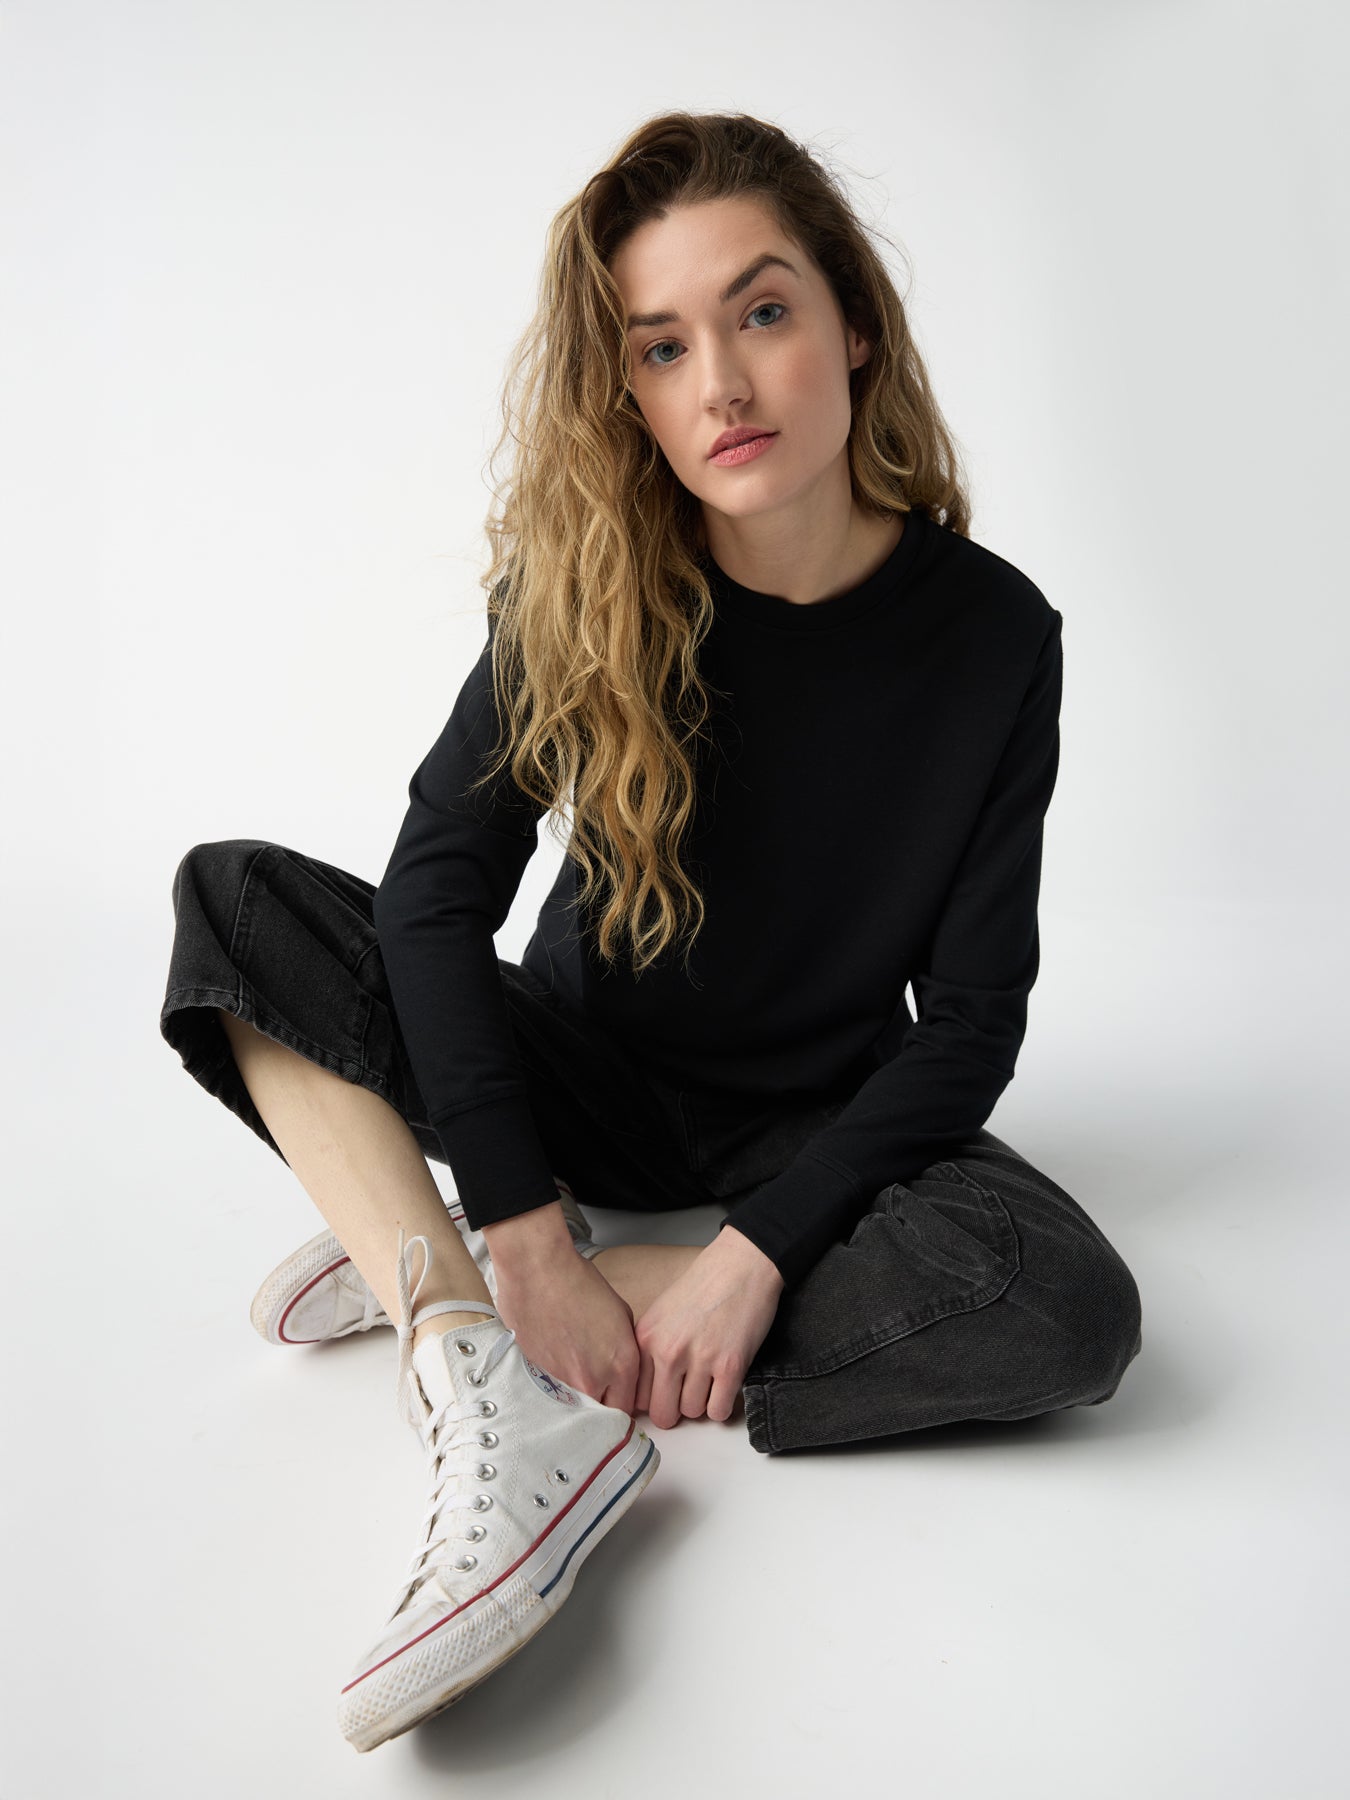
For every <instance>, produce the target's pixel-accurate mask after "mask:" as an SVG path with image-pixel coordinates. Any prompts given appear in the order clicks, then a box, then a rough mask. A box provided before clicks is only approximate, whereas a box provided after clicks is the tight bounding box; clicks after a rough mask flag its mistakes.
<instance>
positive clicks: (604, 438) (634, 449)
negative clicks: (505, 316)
mask: <svg viewBox="0 0 1350 1800" xmlns="http://www.w3.org/2000/svg"><path fill="white" fill-rule="evenodd" d="M742 195H749V196H752V197H754V198H756V199H758V200H759V201H761V202H762V203H763V204H764V205H765V206H766V207H767V208H768V209H769V210H770V212H771V213H772V215H773V216H774V217H775V218H776V220H777V221H778V223H779V225H780V227H781V229H782V231H783V232H784V234H785V235H786V236H787V237H788V238H790V239H791V240H792V241H793V242H794V243H795V244H797V245H798V246H799V247H800V248H802V249H803V250H804V251H805V252H806V253H807V254H808V255H810V256H811V257H813V258H814V259H815V261H816V263H817V265H818V266H819V268H820V269H821V271H822V272H823V273H824V275H825V276H826V278H827V279H828V280H829V281H830V283H831V284H832V286H833V288H834V291H835V293H836V295H837V296H838V298H839V302H840V305H841V308H842V310H843V313H844V317H845V319H846V320H847V322H848V323H849V324H850V325H852V326H853V327H855V328H856V330H858V331H859V332H860V333H861V334H862V336H863V337H864V338H865V339H866V340H867V341H868V343H869V344H870V345H871V346H872V349H871V354H870V355H869V357H868V358H867V360H866V362H864V363H863V364H862V366H861V367H859V368H857V369H855V370H853V371H852V374H851V377H850V380H851V386H852V410H853V423H852V426H851V429H850V433H849V440H848V457H849V469H850V479H851V486H852V491H853V495H854V497H855V500H856V501H857V503H858V504H859V505H860V506H862V507H864V508H866V509H868V510H869V511H872V512H874V513H876V514H878V515H883V516H890V515H894V514H897V513H904V512H908V511H909V510H911V509H912V508H916V507H917V508H919V509H920V510H922V511H924V512H926V513H927V514H928V515H929V517H931V518H933V519H935V520H937V521H938V522H939V523H941V524H944V525H946V526H947V527H948V528H949V529H950V530H952V531H955V532H957V533H959V534H961V535H962V536H968V535H969V505H968V501H967V497H966V492H965V487H964V483H963V479H962V476H961V473H960V467H959V460H960V459H959V456H958V453H957V450H956V448H955V445H954V443H953V440H952V438H951V436H950V434H949V432H948V430H947V427H946V425H945V423H944V421H943V419H942V416H941V414H940V412H939V410H938V407H937V404H936V402H935V400H934V398H933V395H932V391H931V389H930V387H929V383H928V377H927V374H926V372H925V370H924V366H923V362H922V360H921V358H920V356H919V353H918V350H917V349H916V347H915V345H914V343H913V341H912V339H911V337H910V334H909V327H908V322H907V320H906V316H905V309H904V306H903V304H902V302H901V300H900V297H899V295H898V293H897V292H896V289H895V286H894V284H893V283H892V281H891V278H890V276H889V274H888V273H887V270H886V267H885V265H884V263H883V262H882V260H881V257H880V256H879V255H878V253H877V251H876V250H875V249H874V248H873V246H872V243H871V240H870V235H869V228H868V227H867V226H865V225H864V224H863V223H862V221H861V220H860V219H859V218H858V216H857V215H856V213H855V211H854V209H853V207H852V206H851V204H850V203H849V201H848V199H847V198H846V197H845V195H844V193H843V191H842V190H841V188H840V186H839V185H838V184H837V183H836V181H835V180H834V179H833V178H832V177H831V175H829V174H828V173H827V172H826V170H825V169H824V168H823V167H822V166H821V164H820V163H819V162H818V161H817V160H816V158H815V157H814V156H812V155H811V154H810V153H808V151H807V150H806V149H804V148H803V147H802V146H801V145H800V144H798V143H796V142H794V141H793V139H792V138H790V137H789V136H788V135H787V134H786V133H785V132H783V131H782V130H780V129H779V127H778V126H776V125H772V124H766V123H764V122H763V121H761V120H759V119H755V118H751V117H748V116H747V115H745V114H733V115H723V114H717V113H703V114H698V113H687V112H674V113H665V114H662V115H661V116H659V117H657V118H653V119H650V120H648V121H647V122H646V123H645V124H643V125H641V126H639V127H638V128H637V129H636V130H635V131H634V132H632V133H631V134H630V136H629V137H628V138H627V140H626V141H625V142H624V143H622V144H621V145H620V146H619V148H618V150H617V151H616V152H615V153H614V155H613V157H612V158H611V160H610V161H609V162H608V163H607V164H606V165H605V166H604V167H603V168H602V169H600V170H599V171H598V172H597V173H596V174H594V175H593V176H592V177H591V178H590V180H589V181H587V183H586V185H585V186H584V187H583V188H582V190H581V192H580V193H579V194H577V195H576V197H575V198H574V199H572V200H570V201H568V203H567V204H566V205H565V206H564V207H562V208H561V210H560V211H559V212H558V213H557V214H556V215H555V217H554V219H553V221H552V223H551V225H550V227H549V233H548V243H547V250H546V253H545V259H544V267H543V272H542V275H541V280H540V291H539V301H538V307H537V310H536V312H535V316H534V318H533V320H532V321H531V323H530V324H529V326H528V327H527V329H526V331H525V332H524V334H523V335H522V337H521V339H520V340H519V342H518V344H517V345H516V348H515V350H514V351H513V353H512V355H511V358H510V361H509V363H508V366H507V373H506V378H505V382H504V385H503V392H502V413H503V426H502V432H501V435H500V437H499V438H498V440H497V443H496V446H495V448H494V450H493V452H492V455H491V457H490V459H489V469H490V470H491V472H492V475H493V485H494V490H495V494H496V498H495V501H494V506H493V509H492V512H491V513H490V514H489V517H488V520H487V523H486V526H485V530H486V533H487V537H488V542H489V545H490V547H491V552H492V563H491V567H490V568H489V569H488V571H487V573H486V574H485V575H484V576H483V580H482V584H483V586H484V588H486V589H487V590H488V602H487V611H488V626H489V636H490V638H491V639H492V669H493V686H494V692H495V696H496V704H497V708H498V720H499V724H500V727H501V742H500V744H499V746H498V749H497V752H496V754H495V755H494V758H493V761H492V764H491V767H490V768H489V769H488V770H487V772H486V773H485V774H484V775H483V776H482V777H481V778H480V781H478V782H475V783H474V786H475V787H477V786H479V785H482V784H484V783H486V782H488V781H490V780H492V779H494V778H495V777H496V776H497V775H499V774H500V772H501V770H502V769H503V768H504V767H506V766H507V765H509V767H510V775H511V779H512V780H513V781H514V782H515V784H516V785H517V787H519V788H520V790H521V791H522V792H524V793H526V794H529V795H530V796H531V797H532V798H533V799H534V800H535V801H536V802H537V803H538V804H539V805H540V806H542V807H544V808H545V809H546V810H547V812H548V813H549V815H550V818H551V821H557V822H562V821H563V820H564V819H565V817H566V811H567V809H568V808H569V807H570V810H571V832H570V836H569V837H568V839H567V840H566V851H567V855H568V856H569V857H571V859H572V860H573V861H574V862H575V863H576V864H577V866H578V869H579V871H580V879H579V882H578V886H577V902H578V910H581V909H582V908H583V907H584V908H586V909H587V910H588V911H589V912H590V914H591V917H592V919H593V920H594V933H595V944H596V947H597V949H598V951H599V954H600V955H601V956H602V957H603V958H604V959H605V961H607V962H610V963H613V962H614V961H615V960H616V958H617V957H618V955H619V954H620V953H621V952H622V951H624V950H627V951H629V952H630V954H631V963H632V968H633V971H634V974H635V976H637V975H641V973H642V972H643V970H644V969H646V968H648V967H650V966H651V965H652V964H653V963H654V962H655V961H656V960H657V959H658V958H659V957H660V956H661V954H662V953H663V952H664V951H665V950H666V948H667V947H668V946H669V945H670V944H671V943H672V942H678V941H680V940H681V938H682V941H683V944H684V951H685V958H686V969H687V967H688V961H687V959H688V953H689V951H690V949H692V946H693V942H694V939H695V938H696V937H697V935H698V931H699V928H700V926H701V925H702V922H703V917H704V906H703V898H702V895H701V894H700V892H699V890H698V887H697V885H696V884H695V883H694V882H693V881H692V880H691V879H690V878H689V874H688V872H687V871H686V869H685V868H684V867H683V866H682V864H681V861H680V844H681V839H682V838H683V836H684V833H685V830H686V827H687V826H688V825H689V822H690V820H691V817H692V815H693V811H694V805H695V798H696V786H695V756H696V747H697V743H698V741H699V740H700V739H701V738H703V737H705V736H706V735H707V734H706V733H705V731H704V726H705V724H706V721H707V718H708V715H709V712H710V706H709V701H708V694H707V691H706V690H705V688H704V686H703V683H702V682H701V680H700V678H699V672H698V666H697V652H698V647H699V645H700V643H701V642H702V641H703V638H704V637H705V636H706V635H707V632H708V630H709V628H710V626H711V624H712V620H713V602H712V597H711V592H710V589H709V586H708V580H707V576H706V573H705V571H704V569H703V568H702V567H701V566H700V556H701V554H702V553H703V552H704V551H706V548H707V540H706V534H705V532H704V528H703V515H702V509H701V507H700V505H699V503H698V501H697V500H696V498H695V497H694V496H693V495H692V494H691V493H690V492H689V490H688V489H687V488H685V487H684V486H683V485H682V483H680V482H679V481H678V480H677V479H676V477H675V475H674V473H673V471H672V470H671V468H670V465H669V464H668V462H667V461H666V459H665V457H664V456H663V455H662V453H661V451H660V449H659V448H658V446H657V444H656V442H655V440H654V438H653V437H652V435H651V432H650V430H649V429H648V426H647V424H646V421H645V420H644V419H643V417H642V414H641V413H640V412H639V411H638V408H637V406H636V404H635V403H634V401H633V399H632V396H631V394H630V393H629V391H628V390H629V382H630V379H631V367H632V364H631V352H630V349H629V345H628V338H627V332H626V328H625V318H624V310H623V302H622V297H621V295H620V293H619V290H618V288H617V286H616V284H615V282H614V280H613V278H612V276H611V274H610V265H611V262H612V259H613V258H614V256H615V254H616V253H617V251H618V250H619V248H620V246H621V245H622V244H623V243H624V242H625V240H626V239H627V238H628V237H629V236H630V234H631V233H632V232H633V231H635V230H636V229H637V227H638V226H640V225H642V224H644V223H645V222H646V221H647V220H649V219H653V218H661V217H663V216H664V215H665V214H666V212H667V211H668V210H669V209H670V208H672V207H675V206H683V205H694V204H698V203H700V202H704V201H710V200H720V199H725V198H729V197H733V196H742ZM886 241H889V240H886ZM508 441H510V442H513V443H514V445H515V448H516V454H515V457H514V463H513V467H512V469H511V472H510V475H509V478H508V479H507V480H505V481H500V480H499V479H498V478H497V472H496V463H497V459H498V457H499V456H500V455H501V453H502V451H503V448H504V447H505V446H506V445H507V443H508Z"/></svg>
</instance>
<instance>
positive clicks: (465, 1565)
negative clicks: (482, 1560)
mask: <svg viewBox="0 0 1350 1800" xmlns="http://www.w3.org/2000/svg"><path fill="white" fill-rule="evenodd" d="M453 1566H454V1567H455V1568H456V1569H459V1570H460V1571H461V1573H462V1572H463V1571H464V1570H465V1569H476V1568H477V1567H478V1558H477V1557H476V1556H474V1555H472V1554H469V1555H468V1556H461V1557H460V1559H459V1561H458V1562H457V1563H455V1564H454V1565H453Z"/></svg>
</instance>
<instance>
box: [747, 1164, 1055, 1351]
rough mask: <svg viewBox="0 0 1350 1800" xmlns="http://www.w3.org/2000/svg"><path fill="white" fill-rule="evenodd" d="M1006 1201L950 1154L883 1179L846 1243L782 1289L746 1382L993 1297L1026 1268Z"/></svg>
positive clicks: (862, 1347)
mask: <svg viewBox="0 0 1350 1800" xmlns="http://www.w3.org/2000/svg"><path fill="white" fill-rule="evenodd" d="M1021 1266H1022V1263H1021V1251H1020V1246H1019V1244H1018V1239H1017V1232H1016V1230H1015V1228H1014V1226H1013V1222H1012V1218H1011V1216H1010V1215H1009V1212H1008V1209H1007V1207H1006V1206H1005V1205H1004V1204H1003V1202H1002V1200H1001V1199H1000V1198H999V1196H998V1195H997V1194H996V1193H995V1192H994V1190H993V1189H992V1188H987V1187H984V1186H983V1185H982V1184H981V1183H980V1182H977V1181H975V1180H974V1179H973V1178H972V1177H971V1176H969V1175H968V1174H966V1172H965V1170H964V1169H961V1168H958V1167H957V1165H956V1164H954V1163H934V1164H933V1165H932V1166H931V1167H929V1168H927V1169H925V1170H924V1171H923V1173H922V1174H921V1175H918V1176H916V1177H915V1178H914V1179H913V1180H912V1181H911V1182H909V1183H908V1184H907V1183H905V1182H899V1181H897V1182H894V1183H893V1184H892V1185H891V1186H890V1187H888V1188H883V1189H882V1191H881V1192H880V1193H879V1194H878V1195H877V1196H876V1198H875V1199H874V1201H873V1202H872V1205H871V1207H870V1209H869V1210H868V1211H867V1212H866V1213H864V1214H863V1216H862V1218H861V1219H860V1220H859V1221H858V1223H857V1225H856V1226H855V1228H854V1230H853V1233H852V1235H851V1237H850V1238H849V1239H848V1241H847V1242H840V1243H836V1244H832V1245H831V1246H830V1248H829V1249H828V1250H827V1251H826V1252H825V1254H824V1255H823V1256H822V1257H821V1259H820V1261H819V1262H818V1263H817V1264H816V1265H815V1267H814V1268H813V1269H811V1270H810V1271H809V1272H808V1273H807V1274H806V1275H805V1276H804V1277H803V1278H802V1280H801V1281H800V1282H799V1283H798V1284H797V1286H796V1287H795V1288H794V1289H792V1290H791V1291H790V1292H789V1293H787V1294H785V1295H784V1297H783V1300H782V1302H781V1304H780V1306H779V1309H778V1313H777V1315H776V1317H775V1319H774V1322H773V1324H772V1326H771V1327H770V1328H769V1331H768V1333H767V1335H766V1336H765V1338H764V1341H763V1343H762V1344H761V1345H760V1348H759V1352H758V1354H757V1356H756V1357H755V1359H754V1361H753V1363H752V1364H751V1367H750V1370H749V1371H748V1372H747V1376H746V1379H747V1381H753V1382H759V1381H782V1380H800V1379H803V1378H808V1377H810V1376H813V1375H828V1374H830V1373H831V1372H832V1371H833V1370H835V1369H840V1368H843V1367H844V1366H845V1364H847V1363H850V1362H854V1361H856V1360H857V1358H858V1357H860V1356H866V1355H867V1354H868V1353H869V1352H870V1351H873V1350H879V1349H881V1348H882V1346H883V1345H885V1344H890V1343H894V1342H895V1340H896V1339H897V1338H902V1337H907V1336H909V1335H910V1334H911V1333H912V1332H915V1331H922V1330H923V1328H924V1327H925V1326H926V1325H933V1324H935V1323H936V1322H937V1321H938V1320H939V1319H946V1318H950V1317H952V1316H953V1315H954V1314H958V1313H965V1312H974V1311H975V1310H976V1309H977V1308H979V1307H981V1306H988V1305H990V1304H991V1303H992V1302H993V1301H995V1300H997V1299H998V1298H999V1297H1000V1295H1001V1294H1003V1292H1004V1291H1005V1290H1006V1289H1007V1287H1008V1286H1009V1284H1010V1283H1011V1282H1012V1280H1013V1278H1014V1276H1016V1275H1017V1274H1018V1272H1019V1270H1020V1269H1021Z"/></svg>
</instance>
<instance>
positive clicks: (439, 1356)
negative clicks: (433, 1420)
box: [412, 1319, 506, 1407]
mask: <svg viewBox="0 0 1350 1800" xmlns="http://www.w3.org/2000/svg"><path fill="white" fill-rule="evenodd" d="M505 1329H506V1327H505V1326H504V1325H503V1324H502V1322H501V1320H500V1319H479V1320H478V1321H477V1322H476V1323H475V1324H473V1325H455V1326H453V1327H452V1328H451V1329H450V1330H449V1331H429V1332H428V1333H427V1334H426V1336H425V1337H424V1338H423V1339H422V1341H421V1343H420V1344H417V1345H415V1346H414V1347H413V1353H412V1361H413V1368H414V1369H416V1371H417V1379H418V1380H419V1381H420V1382H421V1384H422V1392H423V1393H424V1394H425V1395H426V1397H427V1399H428V1400H429V1401H430V1402H431V1404H432V1406H433V1407H435V1406H443V1405H445V1403H446V1402H447V1401H448V1402H450V1403H452V1404H453V1403H455V1402H457V1401H462V1400H467V1399H469V1398H470V1397H471V1396H472V1394H473V1391H474V1390H473V1387H472V1385H471V1384H470V1382H469V1380H468V1374H469V1370H470V1369H476V1368H478V1367H479V1365H480V1364H481V1363H482V1360H483V1356H484V1353H485V1352H486V1351H487V1350H489V1349H490V1348H491V1346H492V1340H493V1339H494V1338H495V1337H496V1336H497V1335H498V1334H499V1333H500V1332H502V1331H504V1330H505ZM461 1342H462V1343H467V1344H474V1345H476V1346H477V1353H476V1354H475V1355H473V1356H465V1354H464V1352H463V1351H462V1350H457V1349H456V1348H455V1345H456V1343H461Z"/></svg>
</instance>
